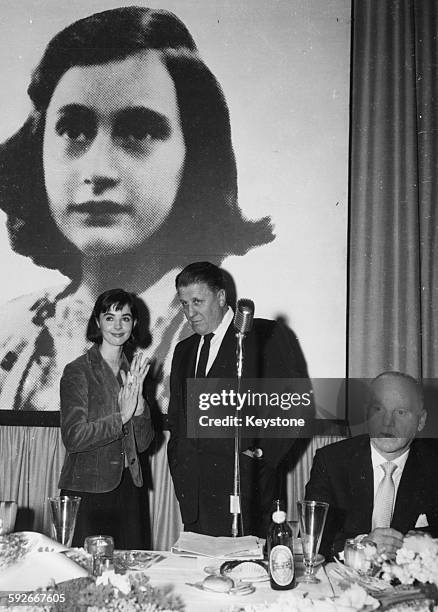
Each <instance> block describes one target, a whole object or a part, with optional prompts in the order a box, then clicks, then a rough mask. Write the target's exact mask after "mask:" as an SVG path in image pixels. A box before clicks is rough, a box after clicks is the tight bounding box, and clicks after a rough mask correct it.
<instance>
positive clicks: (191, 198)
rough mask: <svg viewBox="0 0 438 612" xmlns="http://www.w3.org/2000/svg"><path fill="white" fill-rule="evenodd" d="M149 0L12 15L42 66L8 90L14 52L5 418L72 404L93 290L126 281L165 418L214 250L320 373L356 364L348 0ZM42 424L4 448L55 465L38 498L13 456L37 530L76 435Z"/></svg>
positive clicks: (2, 172) (5, 68)
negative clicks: (66, 392) (192, 269)
mask: <svg viewBox="0 0 438 612" xmlns="http://www.w3.org/2000/svg"><path fill="white" fill-rule="evenodd" d="M151 4H153V5H154V6H157V8H149V7H148V5H146V4H145V3H143V2H141V3H139V6H130V5H129V4H128V3H121V2H118V3H116V2H110V3H108V2H106V3H105V2H100V0H99V1H96V2H93V3H92V5H88V3H80V4H79V6H77V5H76V4H75V6H70V5H71V3H68V2H66V1H64V0H63V1H62V2H52V1H51V0H46V1H45V2H43V3H42V5H43V7H44V9H47V12H46V11H45V10H39V12H38V14H35V7H34V6H33V3H32V2H30V1H25V2H22V3H20V8H19V10H18V7H17V8H16V9H15V8H13V7H12V5H11V7H10V8H9V9H7V10H6V11H5V15H4V18H5V19H4V22H3V23H2V25H1V29H2V35H3V40H4V41H7V42H6V43H5V44H7V45H8V48H9V49H15V51H16V52H17V53H16V55H17V54H18V51H17V50H18V49H20V48H22V49H23V51H22V53H23V57H25V62H26V64H27V65H28V66H29V71H28V73H27V82H26V83H25V84H24V80H25V76H24V75H23V74H22V73H21V72H18V73H17V76H15V77H13V81H14V83H13V84H12V83H11V76H10V75H11V68H10V65H8V56H7V55H6V56H5V57H4V59H3V61H2V65H0V70H1V78H2V79H3V84H5V83H6V81H7V82H8V83H9V87H2V88H1V89H2V93H1V98H2V101H5V103H6V102H7V104H6V107H5V108H6V111H5V115H4V118H3V121H4V122H3V125H2V128H1V137H2V144H1V145H0V208H1V210H2V211H3V213H4V214H3V216H2V223H3V226H2V229H3V233H2V234H1V253H3V254H4V256H2V262H3V263H2V269H1V272H0V276H1V283H2V286H3V287H4V288H5V292H4V295H5V298H4V299H3V305H2V306H1V317H2V322H3V325H2V328H1V331H0V409H1V411H14V412H15V413H16V414H18V413H20V414H23V415H28V414H30V413H56V412H57V411H59V380H60V377H61V374H62V371H63V369H64V367H65V364H66V363H68V362H69V361H71V359H72V358H74V357H76V356H77V355H80V354H81V353H83V352H84V351H85V350H86V349H87V348H88V344H87V340H86V336H85V328H86V324H87V321H88V318H89V315H90V312H91V309H92V306H93V303H94V301H95V299H96V297H97V295H99V294H100V293H101V292H102V291H105V290H107V289H110V288H113V287H123V288H124V289H125V290H126V291H131V292H135V293H136V294H137V295H138V296H139V297H140V298H141V300H142V302H143V304H144V312H143V326H144V334H143V347H144V348H145V349H146V350H147V351H148V353H149V357H150V359H151V360H152V362H153V368H151V376H150V379H151V380H150V381H149V389H150V393H151V397H152V399H153V403H154V408H155V412H156V420H157V423H158V426H159V427H162V428H163V429H165V414H166V411H167V404H168V375H169V371H170V362H171V357H172V354H173V349H174V347H175V345H176V343H177V342H178V341H179V340H181V339H182V338H184V337H185V336H187V335H189V333H190V330H189V329H188V327H187V326H186V324H185V323H184V317H183V313H182V310H181V307H180V305H179V303H178V301H177V299H176V297H175V290H174V278H175V276H176V274H177V273H178V272H179V271H180V270H181V269H182V268H183V267H184V266H185V265H187V264H188V263H190V262H193V261H200V260H209V261H211V262H213V263H215V264H218V265H221V266H223V267H224V268H225V269H226V270H227V272H229V274H230V276H231V277H232V278H233V281H234V283H235V286H236V292H237V295H238V296H248V297H252V298H253V299H254V300H255V302H256V309H257V314H258V315H259V316H266V317H269V318H275V317H279V316H280V317H282V318H283V319H285V321H286V322H287V323H288V324H290V325H291V326H292V327H293V329H294V331H295V333H296V334H297V336H298V337H299V339H300V342H301V345H302V347H303V350H304V353H305V355H306V359H307V362H308V367H309V370H310V374H311V375H313V376H319V377H322V376H326V377H329V376H338V377H341V376H343V373H344V366H345V335H344V334H345V273H346V272H345V253H346V206H347V202H346V189H347V167H348V164H347V144H348V134H347V126H348V61H349V60H348V51H349V25H348V22H349V6H348V4H349V3H348V2H346V1H344V0H335V1H334V2H332V3H330V6H329V7H327V4H326V3H325V2H323V0H312V1H311V2H306V1H304V0H296V1H295V0H294V2H292V3H291V2H290V1H285V2H278V3H275V4H274V5H273V4H272V3H271V2H268V1H267V0H257V1H256V2H247V3H241V4H239V7H234V8H233V9H232V10H231V9H230V6H229V4H228V3H223V4H222V5H219V6H218V5H217V3H214V2H207V3H205V4H204V3H200V4H199V6H197V7H195V6H194V4H193V3H190V2H185V1H184V2H171V3H168V5H166V6H164V5H163V6H160V7H159V8H158V5H157V3H155V2H153V3H151ZM291 4H292V5H294V6H293V7H292V6H291ZM121 5H122V6H121ZM94 9H95V10H94ZM49 15H51V16H50V17H49ZM55 17H56V18H55ZM207 32H209V34H208V35H207ZM20 37H21V38H20ZM34 39H35V40H34ZM199 39H200V40H199ZM33 46H34V47H35V46H36V47H38V48H39V49H40V50H41V53H40V57H38V56H37V55H36V51H35V48H33ZM204 46H205V48H203V47H204ZM14 57H15V56H14ZM17 57H18V55H17ZM15 61H16V62H18V64H20V60H18V59H16V60H15ZM18 64H17V65H18ZM20 67H21V64H20ZM20 69H21V70H22V68H20ZM312 71H313V72H312ZM12 85H14V86H15V85H17V86H18V85H20V86H21V87H22V89H21V96H22V97H23V99H24V98H25V96H26V88H27V95H28V104H29V105H28V106H27V107H24V106H23V107H19V109H18V110H17V109H15V108H14V106H15V103H14V100H13V99H12V89H13V87H12ZM24 109H26V112H25V113H24V112H23V110H24ZM23 258H25V259H23ZM23 262H24V263H23ZM41 271H42V272H43V274H42V275H41ZM0 416H1V412H0ZM21 419H22V420H21V421H20V423H22V424H23V423H25V416H22V417H21ZM23 419H24V421H23ZM2 422H3V423H5V421H2ZM8 423H11V421H8ZM46 424H47V423H46ZM35 430H36V431H37V434H35V435H37V438H38V439H39V443H36V442H35V441H33V443H32V444H33V445H34V447H35V448H34V447H32V449H31V450H29V448H27V444H28V441H26V440H24V441H23V439H21V437H22V435H23V432H22V431H21V428H20V427H14V426H13V425H11V426H10V427H9V426H3V427H2V430H1V435H2V436H3V442H2V444H1V449H2V454H3V452H5V453H6V452H7V453H8V455H9V457H10V456H14V454H15V455H16V456H22V455H23V453H29V452H30V453H36V455H35V456H37V457H38V462H39V464H40V465H41V464H42V465H44V466H46V468H47V469H46V472H47V471H49V472H50V474H51V477H50V478H46V479H45V480H44V483H43V485H42V489H41V486H40V485H41V480H40V477H37V476H35V477H34V478H30V480H32V482H33V483H34V486H33V487H32V488H34V489H35V491H34V492H32V493H29V492H27V493H25V492H24V488H23V484H22V483H23V474H22V475H21V476H19V477H18V476H17V473H16V471H13V470H11V468H10V467H8V468H5V469H6V472H5V477H4V483H5V484H4V485H3V486H4V488H5V491H4V494H8V495H9V496H11V495H14V496H15V497H14V498H19V499H20V498H21V499H22V503H23V505H26V504H27V506H28V507H31V508H33V513H34V514H33V518H32V520H33V524H32V527H33V528H35V529H43V528H44V526H45V525H46V522H47V510H46V508H45V507H44V503H43V502H42V501H41V499H43V494H44V495H45V496H47V494H51V493H53V492H54V491H55V490H56V484H57V477H56V474H57V473H58V471H59V466H60V465H61V464H62V458H63V448H62V444H61V442H60V440H59V435H58V431H57V428H56V427H46V428H35ZM157 440H158V442H157V443H156V448H155V449H154V450H153V451H152V452H151V457H150V472H151V475H150V488H151V491H152V494H151V495H152V498H151V499H152V508H151V517H152V527H153V532H154V533H155V542H154V543H155V545H156V547H159V546H160V545H161V546H165V545H167V544H168V542H165V543H164V544H163V542H161V543H160V542H158V541H157V538H158V540H159V536H158V535H157V534H162V533H164V532H165V533H166V534H167V536H166V537H167V538H168V539H170V540H172V539H175V537H174V535H175V533H176V532H177V529H178V519H177V518H175V516H176V506H175V502H174V501H173V499H174V497H173V491H172V486H171V481H170V477H169V475H168V470H167V465H166V463H165V449H164V447H165V434H163V435H162V436H161V438H160V436H158V437H157ZM160 440H161V442H160ZM37 447H38V448H37ZM41 449H44V452H43V453H42V450H41ZM38 453H39V454H38ZM41 453H42V454H41ZM11 454H12V455H11ZM1 462H2V463H3V464H4V463H5V462H4V461H3V458H1ZM7 463H8V465H9V464H10V462H7ZM47 466H48V467H47ZM29 469H30V468H29ZM28 480H29V478H28ZM41 490H42V491H43V494H42V493H41ZM39 491H40V492H39ZM26 495H27V499H25V496H26ZM38 496H39V497H40V498H41V499H40V500H39V501H38V499H39V498H38ZM0 497H1V496H0ZM163 503H164V506H165V507H166V509H167V513H166V514H165V515H163V514H162V513H161V512H160V511H159V508H162V507H163ZM169 517H170V518H169Z"/></svg>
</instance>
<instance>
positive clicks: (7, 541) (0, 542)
mask: <svg viewBox="0 0 438 612" xmlns="http://www.w3.org/2000/svg"><path fill="white" fill-rule="evenodd" d="M27 552H29V542H28V538H27V537H26V535H25V534H23V533H11V534H9V535H4V536H0V569H5V568H6V567H9V566H10V565H13V564H14V563H16V562H17V561H19V560H20V559H22V558H23V557H24V555H25V554H26V553H27Z"/></svg>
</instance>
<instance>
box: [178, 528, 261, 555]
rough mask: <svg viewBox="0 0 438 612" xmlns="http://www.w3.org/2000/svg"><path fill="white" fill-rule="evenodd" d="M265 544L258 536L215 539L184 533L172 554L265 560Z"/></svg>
mask: <svg viewBox="0 0 438 612" xmlns="http://www.w3.org/2000/svg"><path fill="white" fill-rule="evenodd" d="M263 544H264V540H261V539H260V538H257V537H256V536H242V537H240V538H232V537H214V536H207V535H201V534H199V533H192V532H191V531H182V532H181V533H180V535H179V538H178V540H177V542H176V543H175V544H174V545H173V546H172V552H173V553H174V554H176V555H193V556H201V557H213V558H214V559H263Z"/></svg>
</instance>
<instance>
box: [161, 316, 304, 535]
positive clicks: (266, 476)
mask: <svg viewBox="0 0 438 612" xmlns="http://www.w3.org/2000/svg"><path fill="white" fill-rule="evenodd" d="M200 339H201V336H199V335H198V334H194V335H192V336H190V337H189V338H187V339H186V340H183V341H182V342H180V343H179V344H178V345H177V347H176V349H175V353H174V356H173V362H172V370H171V377H170V392H171V396H170V406H169V415H168V419H169V429H170V433H171V437H170V441H169V445H168V457H169V465H170V471H171V474H172V478H173V482H174V485H175V491H176V495H177V498H178V501H179V504H180V509H181V514H182V519H183V523H184V526H185V528H186V530H189V529H193V530H199V531H202V532H204V533H207V534H209V535H224V536H228V535H231V520H232V515H231V514H230V509H229V496H230V494H231V493H232V490H233V467H234V440H233V439H199V440H195V439H187V437H186V380H187V379H188V378H193V377H194V376H195V362H196V355H197V350H198V345H199V342H200ZM208 376H209V377H211V378H229V379H230V378H235V377H236V338H235V330H234V328H233V324H232V323H231V325H230V326H229V327H228V329H227V331H226V333H225V336H224V338H223V340H222V344H221V346H220V348H219V352H218V355H217V357H216V359H215V361H214V362H213V364H212V366H211V368H210V371H209V372H208ZM243 377H245V378H307V367H306V362H305V359H304V356H303V353H302V351H301V348H300V346H299V343H298V340H297V339H296V337H295V336H294V334H293V333H292V332H291V331H290V330H289V329H288V328H286V327H285V326H284V325H282V324H280V323H277V322H274V321H268V320H265V319H255V320H254V325H253V328H252V330H251V332H249V333H248V335H247V337H246V339H245V365H244V372H243ZM244 442H245V446H244ZM247 442H248V441H247V440H245V441H242V451H243V450H245V448H247V447H248V444H247ZM292 443H293V439H290V438H282V439H278V438H277V439H265V440H257V441H256V446H257V447H258V448H261V449H262V451H263V456H262V458H260V459H256V458H252V457H248V456H246V455H244V454H243V453H240V468H241V501H242V516H243V523H244V533H245V534H246V535H249V534H251V535H259V536H262V537H265V536H266V529H267V526H268V523H269V521H270V512H271V506H272V501H273V499H275V497H276V496H278V494H279V491H278V489H277V487H276V484H277V478H276V476H277V467H278V465H279V463H280V462H281V460H282V458H283V457H284V455H285V454H286V452H287V451H288V450H289V448H290V447H291V445H292ZM198 522H200V523H201V525H202V528H201V529H199V528H198V527H197V526H196V523H198ZM192 524H195V526H194V527H191V525H192Z"/></svg>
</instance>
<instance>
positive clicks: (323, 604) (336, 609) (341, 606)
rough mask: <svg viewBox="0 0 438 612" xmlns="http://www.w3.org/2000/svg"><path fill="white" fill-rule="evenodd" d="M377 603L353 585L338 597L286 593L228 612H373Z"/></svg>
mask: <svg viewBox="0 0 438 612" xmlns="http://www.w3.org/2000/svg"><path fill="white" fill-rule="evenodd" d="M378 606H379V602H378V601H377V600H376V599H374V598H373V597H371V596H370V595H368V593H367V592H366V591H365V589H363V588H362V587H360V586H358V585H356V584H353V585H351V586H350V587H349V588H348V589H346V590H345V591H344V592H343V593H342V594H341V595H339V596H338V597H325V598H324V599H312V598H311V597H309V595H308V593H305V592H303V591H296V590H292V591H288V592H285V593H282V594H281V595H279V597H278V598H277V600H276V601H275V602H273V603H260V604H248V605H245V606H233V607H231V608H230V609H229V610H228V612H356V611H358V610H363V609H364V608H366V609H367V610H375V609H376V608H377V607H378Z"/></svg>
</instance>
